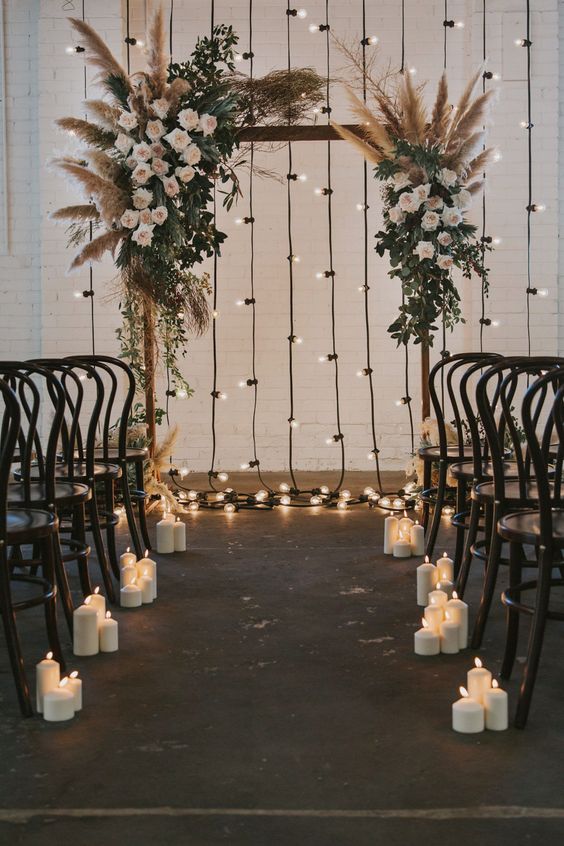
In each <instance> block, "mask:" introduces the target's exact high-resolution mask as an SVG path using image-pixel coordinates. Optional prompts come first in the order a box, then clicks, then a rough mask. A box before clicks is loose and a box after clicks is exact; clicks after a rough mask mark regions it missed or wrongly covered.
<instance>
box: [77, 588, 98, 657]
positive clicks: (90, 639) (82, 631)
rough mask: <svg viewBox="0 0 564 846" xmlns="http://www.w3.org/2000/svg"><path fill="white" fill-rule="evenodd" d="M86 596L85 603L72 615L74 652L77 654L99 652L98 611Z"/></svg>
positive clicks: (94, 653)
mask: <svg viewBox="0 0 564 846" xmlns="http://www.w3.org/2000/svg"><path fill="white" fill-rule="evenodd" d="M89 600H90V597H86V599H85V600H84V605H81V606H80V607H79V608H77V609H76V610H75V611H74V613H73V615H72V626H73V652H74V654H75V655H97V654H98V648H99V645H98V612H97V611H96V609H95V608H94V606H93V605H91V604H90V601H89Z"/></svg>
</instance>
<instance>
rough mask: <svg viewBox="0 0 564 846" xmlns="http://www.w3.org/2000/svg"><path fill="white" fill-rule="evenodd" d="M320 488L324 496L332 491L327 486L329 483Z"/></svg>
mask: <svg viewBox="0 0 564 846" xmlns="http://www.w3.org/2000/svg"><path fill="white" fill-rule="evenodd" d="M319 490H320V491H321V493H322V494H323V496H329V493H330V491H329V488H328V487H327V485H321V487H320V488H319Z"/></svg>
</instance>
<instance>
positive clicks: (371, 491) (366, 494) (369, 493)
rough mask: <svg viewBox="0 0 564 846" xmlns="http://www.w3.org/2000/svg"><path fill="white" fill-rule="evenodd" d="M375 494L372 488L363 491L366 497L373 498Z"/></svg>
mask: <svg viewBox="0 0 564 846" xmlns="http://www.w3.org/2000/svg"><path fill="white" fill-rule="evenodd" d="M374 493H376V492H375V490H374V488H371V487H370V486H369V487H367V488H364V490H363V494H364V496H372V495H373V494H374Z"/></svg>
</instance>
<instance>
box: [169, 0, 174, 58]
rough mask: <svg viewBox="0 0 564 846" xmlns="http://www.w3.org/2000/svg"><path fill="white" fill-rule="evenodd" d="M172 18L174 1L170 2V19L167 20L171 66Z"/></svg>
mask: <svg viewBox="0 0 564 846" xmlns="http://www.w3.org/2000/svg"><path fill="white" fill-rule="evenodd" d="M173 17H174V0H170V18H169V24H168V47H169V53H170V63H171V64H172V53H173V50H172V32H173V29H172V22H173Z"/></svg>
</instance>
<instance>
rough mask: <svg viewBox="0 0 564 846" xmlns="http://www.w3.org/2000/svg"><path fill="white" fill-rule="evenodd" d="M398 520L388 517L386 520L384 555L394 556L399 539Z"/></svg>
mask: <svg viewBox="0 0 564 846" xmlns="http://www.w3.org/2000/svg"><path fill="white" fill-rule="evenodd" d="M398 535H399V530H398V518H397V517H393V516H390V517H386V519H385V520H384V554H385V555H392V553H393V551H394V544H395V542H396V541H397V539H398Z"/></svg>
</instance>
